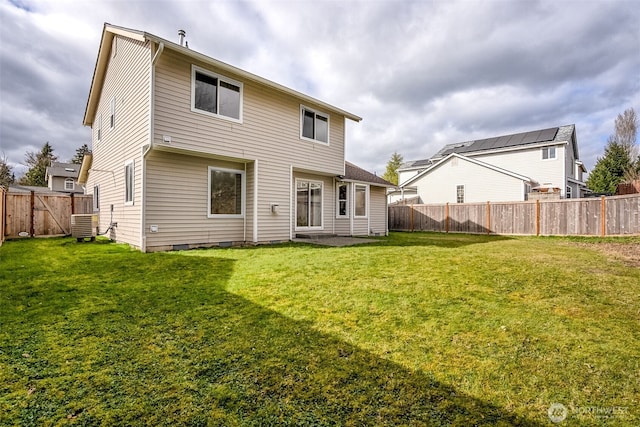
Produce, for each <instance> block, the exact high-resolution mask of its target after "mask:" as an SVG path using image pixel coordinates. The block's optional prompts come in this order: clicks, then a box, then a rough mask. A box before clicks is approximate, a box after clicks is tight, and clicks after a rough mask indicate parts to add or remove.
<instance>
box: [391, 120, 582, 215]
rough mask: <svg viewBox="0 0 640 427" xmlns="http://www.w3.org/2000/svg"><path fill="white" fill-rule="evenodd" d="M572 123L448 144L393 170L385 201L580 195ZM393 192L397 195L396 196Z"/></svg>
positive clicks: (568, 196)
mask: <svg viewBox="0 0 640 427" xmlns="http://www.w3.org/2000/svg"><path fill="white" fill-rule="evenodd" d="M585 172H586V169H585V167H584V164H583V163H582V162H581V161H580V160H579V156H578V142H577V140H576V131H575V125H568V126H561V127H555V128H549V129H541V130H536V131H531V132H524V133H518V134H513V135H504V136H499V137H494V138H487V139H481V140H474V141H467V142H462V143H456V144H448V145H446V146H444V147H443V148H442V149H441V150H440V151H438V152H437V153H436V154H435V155H434V156H433V157H431V158H429V159H424V160H417V161H412V162H407V163H404V164H403V165H402V166H401V167H400V168H399V169H398V177H399V182H400V190H399V192H396V194H392V195H391V197H390V201H392V202H394V201H397V200H398V199H402V198H409V197H418V198H419V199H418V200H419V201H420V202H421V203H465V202H486V201H492V202H501V201H522V200H532V199H534V198H581V197H583V196H584V194H585V192H586V185H585V183H584V181H583V173H585ZM397 193H400V195H399V196H398V194H397Z"/></svg>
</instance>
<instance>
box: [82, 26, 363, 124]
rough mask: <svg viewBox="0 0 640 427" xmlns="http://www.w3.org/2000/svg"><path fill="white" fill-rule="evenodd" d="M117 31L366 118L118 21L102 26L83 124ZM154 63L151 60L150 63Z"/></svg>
mask: <svg viewBox="0 0 640 427" xmlns="http://www.w3.org/2000/svg"><path fill="white" fill-rule="evenodd" d="M116 35H120V36H123V37H128V38H131V39H133V40H138V41H141V42H153V43H156V44H157V45H158V50H157V52H158V53H161V52H162V50H163V49H171V50H174V51H177V52H180V53H182V54H184V55H186V56H187V57H190V58H192V59H194V60H198V61H202V62H204V63H206V64H209V65H211V66H213V67H216V68H218V69H221V70H224V71H228V72H230V73H234V74H236V75H238V76H240V77H242V78H244V79H247V80H250V81H253V82H255V83H259V84H261V85H263V86H268V87H270V88H272V89H275V90H277V91H279V92H283V93H285V94H288V95H291V96H294V97H296V98H299V99H301V100H303V101H304V102H309V103H313V104H316V105H318V106H320V107H321V108H324V109H326V110H328V111H330V112H334V113H337V114H340V115H344V116H345V117H346V118H348V119H350V120H353V121H355V122H359V121H361V120H362V117H359V116H356V115H355V114H352V113H349V112H347V111H345V110H342V109H340V108H338V107H334V106H333V105H330V104H327V103H326V102H323V101H320V100H318V99H316V98H313V97H311V96H308V95H305V94H303V93H301V92H298V91H296V90H293V89H290V88H288V87H286V86H283V85H281V84H278V83H275V82H272V81H271V80H268V79H265V78H263V77H260V76H258V75H255V74H252V73H250V72H248V71H245V70H242V69H240V68H237V67H234V66H232V65H229V64H226V63H224V62H222V61H219V60H217V59H214V58H211V57H209V56H206V55H203V54H201V53H198V52H196V51H194V50H191V49H189V48H188V47H186V46H181V45H179V44H177V43H173V42H171V41H169V40H166V39H163V38H161V37H158V36H155V35H153V34H150V33H147V32H144V31H139V30H133V29H129V28H124V27H118V26H115V25H111V24H109V23H106V22H105V24H104V27H103V30H102V38H101V40H100V48H99V50H98V58H97V59H96V66H95V68H94V71H93V78H92V80H91V88H90V89H89V97H88V99H87V106H86V109H85V113H84V120H83V124H84V125H85V126H91V125H92V124H93V120H94V117H95V112H96V108H97V105H98V101H99V98H100V92H101V91H102V85H103V83H104V77H105V72H106V67H107V64H108V62H109V52H110V50H111V42H112V41H113V38H114V37H115V36H116ZM150 65H151V64H150Z"/></svg>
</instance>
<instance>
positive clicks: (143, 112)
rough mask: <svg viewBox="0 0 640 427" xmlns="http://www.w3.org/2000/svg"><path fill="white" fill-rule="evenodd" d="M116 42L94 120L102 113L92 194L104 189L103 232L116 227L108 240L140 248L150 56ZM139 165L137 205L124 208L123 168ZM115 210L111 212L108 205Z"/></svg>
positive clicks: (138, 46) (136, 45)
mask: <svg viewBox="0 0 640 427" xmlns="http://www.w3.org/2000/svg"><path fill="white" fill-rule="evenodd" d="M116 37H117V42H116V43H117V53H116V55H115V56H112V55H110V59H109V64H108V65H107V70H106V73H105V79H104V86H103V88H102V92H101V95H100V100H99V102H98V107H97V110H96V116H95V117H94V118H97V117H100V114H102V121H103V123H102V138H101V140H100V142H97V135H98V133H97V130H98V126H93V127H92V150H93V154H94V156H93V157H94V161H93V164H92V166H91V169H90V171H89V178H88V182H87V186H86V188H87V190H88V192H93V188H94V186H95V185H100V212H99V214H100V230H101V231H104V230H106V229H107V227H108V226H109V223H110V220H113V222H117V223H118V227H117V228H116V229H115V230H114V232H113V233H112V234H111V235H110V236H111V237H112V238H114V239H116V240H117V241H119V242H125V243H129V244H130V245H132V246H135V247H139V246H140V240H141V236H140V210H141V206H142V152H141V150H142V146H143V145H144V144H146V143H148V142H149V86H150V62H151V54H150V50H149V48H148V46H147V45H146V44H145V43H142V42H137V41H133V40H130V39H126V38H122V37H120V36H116ZM114 98H115V100H116V109H115V111H116V115H115V127H114V128H113V129H111V128H110V125H109V118H110V115H111V100H112V99H114ZM128 160H133V161H134V164H135V169H134V171H135V178H134V204H133V206H125V202H124V199H125V188H124V164H125V161H128ZM111 205H113V212H111V211H110V206H111Z"/></svg>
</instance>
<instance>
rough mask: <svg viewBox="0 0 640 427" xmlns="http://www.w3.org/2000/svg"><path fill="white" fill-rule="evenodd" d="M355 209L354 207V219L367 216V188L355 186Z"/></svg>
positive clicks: (359, 185)
mask: <svg viewBox="0 0 640 427" xmlns="http://www.w3.org/2000/svg"><path fill="white" fill-rule="evenodd" d="M354 192H355V207H354V215H353V216H355V217H366V216H367V199H368V198H369V197H368V195H369V194H368V193H369V186H367V185H361V184H356V185H355V189H354Z"/></svg>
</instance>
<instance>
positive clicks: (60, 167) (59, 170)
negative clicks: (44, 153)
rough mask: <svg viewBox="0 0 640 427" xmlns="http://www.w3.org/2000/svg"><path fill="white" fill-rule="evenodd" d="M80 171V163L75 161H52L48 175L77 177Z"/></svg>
mask: <svg viewBox="0 0 640 427" xmlns="http://www.w3.org/2000/svg"><path fill="white" fill-rule="evenodd" d="M79 172H80V165H77V164H75V163H61V162H52V163H51V166H49V167H48V168H47V171H46V174H47V176H49V175H53V176H62V177H64V178H77V177H78V173H79Z"/></svg>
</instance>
